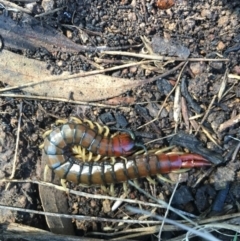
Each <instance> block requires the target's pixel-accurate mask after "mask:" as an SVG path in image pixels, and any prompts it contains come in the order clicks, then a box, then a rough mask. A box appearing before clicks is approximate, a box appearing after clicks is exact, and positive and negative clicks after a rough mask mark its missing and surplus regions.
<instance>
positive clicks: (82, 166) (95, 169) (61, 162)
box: [44, 154, 210, 186]
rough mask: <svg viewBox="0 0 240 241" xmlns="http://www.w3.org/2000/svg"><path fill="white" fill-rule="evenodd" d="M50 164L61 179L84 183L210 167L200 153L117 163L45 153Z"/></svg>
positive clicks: (127, 160) (115, 180) (133, 157)
mask: <svg viewBox="0 0 240 241" xmlns="http://www.w3.org/2000/svg"><path fill="white" fill-rule="evenodd" d="M44 158H45V159H46V162H47V165H48V166H49V167H50V168H51V169H53V171H54V172H55V173H56V175H58V176H59V177H60V178H62V179H66V180H68V181H71V182H74V183H76V184H81V185H85V186H91V185H97V186H99V185H106V184H113V183H121V182H126V181H127V180H132V179H136V178H142V177H149V176H153V175H156V174H164V173H169V172H172V171H176V170H179V169H181V168H187V169H188V168H193V167H203V166H209V165H210V163H209V162H208V161H207V160H205V159H204V158H203V157H201V156H199V155H197V154H182V155H176V154H169V155H168V154H150V155H147V154H146V155H136V156H130V157H127V158H126V159H125V160H123V159H121V158H118V159H117V160H116V162H115V163H113V164H111V163H110V160H109V161H107V160H106V161H104V162H79V160H76V159H75V158H74V157H67V156H64V155H49V154H45V157H44Z"/></svg>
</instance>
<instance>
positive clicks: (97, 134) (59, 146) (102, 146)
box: [44, 119, 141, 160]
mask: <svg viewBox="0 0 240 241" xmlns="http://www.w3.org/2000/svg"><path fill="white" fill-rule="evenodd" d="M89 123H90V124H89ZM95 126H96V127H97V128H95V129H94V124H93V123H92V122H90V121H88V122H87V123H81V122H80V120H79V122H77V121H76V119H73V120H72V121H71V122H67V123H63V124H62V125H59V126H56V127H55V128H54V129H53V130H51V131H49V133H48V134H47V135H46V136H45V139H44V150H45V153H47V154H49V155H56V154H57V155H61V154H62V155H63V154H64V155H72V149H71V148H72V147H73V146H74V145H77V146H80V147H81V148H82V150H83V151H84V153H85V150H87V152H88V153H90V154H91V155H90V158H89V160H90V159H91V157H92V154H93V155H95V156H97V158H95V159H96V160H98V159H100V157H102V156H109V157H119V156H127V155H130V154H131V153H133V151H134V149H135V146H141V145H139V144H138V143H136V142H135V140H134V139H135V137H134V135H133V133H132V132H130V131H127V132H125V133H119V134H117V135H114V136H110V135H109V130H108V128H107V127H104V128H105V129H107V131H106V132H105V133H103V128H102V127H100V126H99V125H95ZM81 157H82V159H84V158H85V154H82V156H81Z"/></svg>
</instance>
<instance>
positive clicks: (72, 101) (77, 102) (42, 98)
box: [0, 90, 129, 111]
mask: <svg viewBox="0 0 240 241" xmlns="http://www.w3.org/2000/svg"><path fill="white" fill-rule="evenodd" d="M0 92H1V90H0ZM0 96H2V97H12V98H25V99H37V100H49V101H59V102H67V103H69V104H78V105H89V106H98V107H105V108H114V109H115V108H120V109H122V110H126V111H128V110H129V107H123V106H116V105H114V106H112V105H105V104H99V103H94V102H93V103H91V102H83V101H77V100H68V99H64V98H54V97H46V96H38V95H18V94H0Z"/></svg>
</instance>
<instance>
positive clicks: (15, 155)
mask: <svg viewBox="0 0 240 241" xmlns="http://www.w3.org/2000/svg"><path fill="white" fill-rule="evenodd" d="M22 107H23V103H22V102H21V103H20V106H19V118H18V127H17V138H16V146H15V153H14V158H13V168H12V174H11V176H10V177H9V179H13V177H14V175H15V172H16V168H17V165H16V164H17V154H18V146H19V136H20V129H21V120H22ZM9 186H10V183H8V184H7V185H6V188H5V190H8V188H9Z"/></svg>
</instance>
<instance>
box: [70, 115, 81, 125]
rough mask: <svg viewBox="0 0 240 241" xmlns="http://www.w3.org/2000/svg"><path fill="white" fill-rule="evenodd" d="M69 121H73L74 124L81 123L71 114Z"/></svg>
mask: <svg viewBox="0 0 240 241" xmlns="http://www.w3.org/2000/svg"><path fill="white" fill-rule="evenodd" d="M69 121H70V122H73V123H75V124H82V123H83V122H82V120H80V119H78V118H77V117H74V116H71V117H70V118H69Z"/></svg>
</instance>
